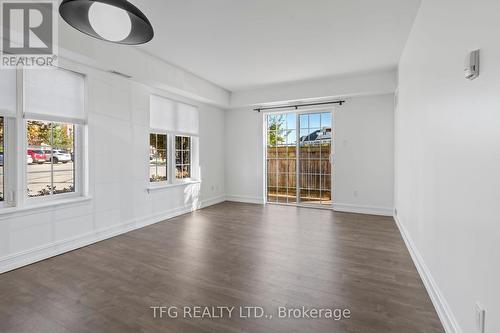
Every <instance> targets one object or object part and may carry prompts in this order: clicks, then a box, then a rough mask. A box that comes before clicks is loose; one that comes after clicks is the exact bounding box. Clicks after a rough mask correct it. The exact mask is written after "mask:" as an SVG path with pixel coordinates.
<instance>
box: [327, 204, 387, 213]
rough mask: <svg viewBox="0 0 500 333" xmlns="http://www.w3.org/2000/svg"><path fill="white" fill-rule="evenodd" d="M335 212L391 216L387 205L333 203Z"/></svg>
mask: <svg viewBox="0 0 500 333" xmlns="http://www.w3.org/2000/svg"><path fill="white" fill-rule="evenodd" d="M333 210H334V211H336V212H345V213H357V214H370V215H381V216H392V213H393V209H392V208H388V207H376V206H359V205H353V204H343V203H333Z"/></svg>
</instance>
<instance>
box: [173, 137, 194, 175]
mask: <svg viewBox="0 0 500 333" xmlns="http://www.w3.org/2000/svg"><path fill="white" fill-rule="evenodd" d="M175 178H177V179H186V178H191V137H189V136H180V135H177V136H176V137H175Z"/></svg>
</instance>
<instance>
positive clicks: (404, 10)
mask: <svg viewBox="0 0 500 333" xmlns="http://www.w3.org/2000/svg"><path fill="white" fill-rule="evenodd" d="M132 2H133V3H134V4H136V5H137V6H138V7H139V8H140V9H141V10H142V11H143V12H144V13H145V14H146V15H147V16H148V17H149V19H150V21H151V23H152V24H153V26H154V29H155V38H154V39H153V40H152V41H151V42H150V43H148V44H146V45H143V46H140V47H141V48H142V49H143V50H145V51H147V52H148V53H151V54H153V55H155V56H157V57H160V58H162V59H163V60H166V61H167V62H170V63H172V64H174V65H177V66H179V67H182V68H184V69H186V70H188V71H190V72H192V73H194V74H196V75H198V76H201V77H203V78H205V79H207V80H209V81H212V82H214V83H215V84H217V85H219V86H221V87H223V88H226V89H228V90H231V91H238V90H244V89H250V88H255V87H258V86H263V85H269V84H275V83H282V82H288V81H299V80H308V79H314V78H318V77H325V76H332V75H338V74H346V73H351V72H362V71H369V70H374V69H380V68H388V67H394V66H396V65H397V62H398V59H399V56H400V54H401V52H402V50H403V47H404V44H405V42H406V39H407V37H408V34H409V31H410V28H411V24H412V22H413V19H414V17H415V15H416V13H417V10H418V6H419V3H420V0H135V1H132Z"/></svg>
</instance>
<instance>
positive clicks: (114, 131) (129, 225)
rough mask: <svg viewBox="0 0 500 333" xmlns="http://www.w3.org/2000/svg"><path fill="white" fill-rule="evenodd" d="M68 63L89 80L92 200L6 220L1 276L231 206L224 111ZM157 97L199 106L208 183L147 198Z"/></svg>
mask: <svg viewBox="0 0 500 333" xmlns="http://www.w3.org/2000/svg"><path fill="white" fill-rule="evenodd" d="M63 63H65V67H67V68H70V69H73V70H75V71H78V72H82V73H84V74H86V75H87V89H88V94H89V96H88V103H87V104H88V106H87V109H88V162H89V195H90V197H91V199H90V200H87V201H83V202H79V203H71V204H63V205H60V206H51V207H44V208H36V209H31V210H22V211H16V210H14V211H12V212H10V213H7V214H5V212H4V213H3V214H0V272H2V271H5V270H8V269H12V268H15V267H18V266H20V265H23V264H27V263H30V262H32V261H35V260H38V259H42V258H45V257H48V256H51V255H54V254H58V253H60V252H63V251H66V250H69V249H73V248H76V247H78V246H82V245H86V244H89V243H92V242H95V241H96V240H99V239H103V238H106V237H109V236H112V235H115V234H118V233H121V232H124V231H127V230H130V229H133V228H136V227H139V226H143V225H147V224H149V223H153V222H158V221H161V220H164V219H166V218H168V217H171V216H174V215H178V214H180V213H182V212H187V211H190V210H192V209H196V208H198V207H200V206H203V205H209V204H212V203H216V202H220V201H223V200H224V192H225V189H224V150H223V140H224V111H222V110H220V109H217V108H215V107H212V106H207V105H205V104H200V103H194V102H193V101H189V100H187V99H185V98H182V97H179V96H175V95H171V94H167V93H165V92H162V91H160V90H155V89H153V88H150V87H148V86H146V85H143V84H140V83H136V82H133V81H131V80H127V79H124V78H121V77H119V76H116V75H113V74H110V73H106V72H102V71H98V70H94V69H92V68H89V67H86V66H82V65H77V64H75V63H71V62H68V61H63ZM153 92H154V93H156V94H162V95H164V96H166V97H171V98H175V99H178V100H180V101H185V102H189V103H194V104H196V105H198V106H199V111H200V168H201V179H202V182H201V184H191V185H182V186H176V187H171V188H167V189H162V190H156V191H154V192H151V193H148V192H147V191H146V188H147V187H148V184H149V173H148V172H149V171H148V165H149V133H148V132H149V95H150V94H151V93H153Z"/></svg>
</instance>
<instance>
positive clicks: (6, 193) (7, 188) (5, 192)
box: [0, 114, 12, 208]
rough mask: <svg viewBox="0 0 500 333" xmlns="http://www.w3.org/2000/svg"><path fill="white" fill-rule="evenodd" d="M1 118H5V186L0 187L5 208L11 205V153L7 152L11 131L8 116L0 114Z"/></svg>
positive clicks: (3, 163)
mask: <svg viewBox="0 0 500 333" xmlns="http://www.w3.org/2000/svg"><path fill="white" fill-rule="evenodd" d="M0 118H3V160H2V168H3V170H2V177H3V179H2V184H3V188H0V191H2V192H3V194H2V195H3V196H2V200H0V208H3V207H6V206H7V207H8V206H9V195H10V194H9V193H11V191H12V190H11V189H10V186H9V183H8V182H9V179H10V177H9V176H8V174H7V173H8V172H9V171H10V165H8V164H9V163H8V160H9V157H10V154H9V153H8V152H7V150H8V149H9V143H8V142H7V141H8V135H9V133H7V128H8V127H9V126H8V125H7V122H8V120H9V118H8V117H6V116H4V115H3V114H0Z"/></svg>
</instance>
